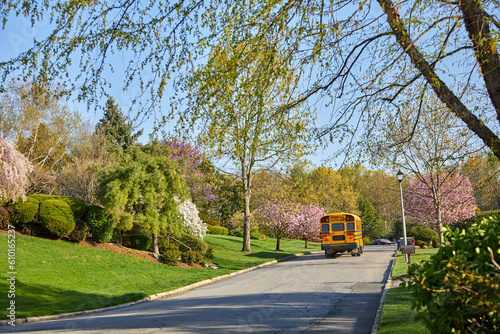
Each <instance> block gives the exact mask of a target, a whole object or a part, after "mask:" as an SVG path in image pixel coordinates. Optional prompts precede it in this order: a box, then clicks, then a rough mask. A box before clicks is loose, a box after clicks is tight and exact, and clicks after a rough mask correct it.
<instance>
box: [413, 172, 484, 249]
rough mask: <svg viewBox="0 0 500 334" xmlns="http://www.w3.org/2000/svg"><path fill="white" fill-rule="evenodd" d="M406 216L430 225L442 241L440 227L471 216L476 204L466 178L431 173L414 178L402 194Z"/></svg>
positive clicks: (457, 175)
mask: <svg viewBox="0 0 500 334" xmlns="http://www.w3.org/2000/svg"><path fill="white" fill-rule="evenodd" d="M404 203H405V209H406V212H407V214H408V215H410V216H413V217H416V218H419V219H420V220H422V221H423V222H424V223H427V224H430V225H431V226H433V227H434V228H435V229H437V231H438V233H439V239H440V242H441V243H443V242H444V237H443V234H442V232H441V228H442V227H443V225H444V224H450V223H454V222H457V221H460V220H463V219H466V218H470V217H472V216H474V214H475V210H476V201H475V199H474V193H473V189H472V185H471V183H470V181H469V178H468V177H467V176H464V175H461V174H449V173H442V174H435V175H431V176H424V177H419V178H414V179H412V180H411V181H410V183H409V185H408V187H407V188H406V190H405V194H404Z"/></svg>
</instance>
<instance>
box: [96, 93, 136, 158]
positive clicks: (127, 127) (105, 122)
mask: <svg viewBox="0 0 500 334" xmlns="http://www.w3.org/2000/svg"><path fill="white" fill-rule="evenodd" d="M96 131H97V132H99V131H102V132H103V133H104V134H105V136H106V137H107V139H108V141H109V142H110V143H112V145H113V146H116V147H122V148H124V149H126V148H127V147H129V146H130V145H134V144H135V142H136V141H137V138H139V136H140V135H141V134H142V130H139V131H138V132H137V133H135V134H132V131H133V126H132V122H130V120H129V119H128V117H125V115H123V112H122V111H121V110H120V108H119V107H118V105H117V104H116V102H115V99H113V98H112V97H111V96H110V97H108V100H107V101H106V106H105V108H104V115H103V118H102V119H101V120H100V121H99V123H98V124H97V126H96Z"/></svg>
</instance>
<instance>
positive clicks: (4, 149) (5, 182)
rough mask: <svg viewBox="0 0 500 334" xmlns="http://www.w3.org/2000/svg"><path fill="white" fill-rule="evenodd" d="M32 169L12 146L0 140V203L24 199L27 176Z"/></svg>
mask: <svg viewBox="0 0 500 334" xmlns="http://www.w3.org/2000/svg"><path fill="white" fill-rule="evenodd" d="M32 169H33V166H32V165H31V163H30V162H29V160H28V159H27V158H26V157H25V156H23V155H22V154H21V153H19V151H17V150H16V149H14V145H13V144H12V143H11V142H10V141H8V140H4V139H2V138H0V202H3V201H6V200H10V199H11V200H13V201H14V202H15V201H16V200H17V199H18V198H19V197H21V198H22V199H23V200H24V199H25V198H26V187H27V186H28V184H29V181H28V174H29V173H30V172H31V170H32Z"/></svg>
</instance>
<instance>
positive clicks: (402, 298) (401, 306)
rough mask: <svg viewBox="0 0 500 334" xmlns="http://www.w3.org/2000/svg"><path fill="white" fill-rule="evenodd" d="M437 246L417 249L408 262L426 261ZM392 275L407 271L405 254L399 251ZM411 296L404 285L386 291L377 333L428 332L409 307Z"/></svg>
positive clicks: (419, 333)
mask: <svg viewBox="0 0 500 334" xmlns="http://www.w3.org/2000/svg"><path fill="white" fill-rule="evenodd" d="M437 251H438V248H434V249H417V250H416V252H415V254H411V255H410V262H411V263H414V262H417V261H427V260H429V258H430V257H431V256H432V255H433V254H436V253H437ZM395 261H396V262H395V264H394V267H393V269H392V277H398V276H401V275H405V274H406V273H407V271H408V265H407V264H406V263H405V256H404V255H403V254H401V252H398V253H397V257H396V260H395ZM411 301H412V297H411V295H410V292H409V291H408V290H407V289H406V288H404V287H397V288H392V289H389V290H388V291H387V294H386V296H385V301H384V307H383V310H382V318H381V320H380V326H379V330H378V333H381V334H399V333H401V334H406V333H415V334H423V333H429V331H428V330H427V328H425V325H424V324H423V323H422V322H421V321H419V320H416V319H415V318H416V316H417V312H416V311H415V310H412V309H411Z"/></svg>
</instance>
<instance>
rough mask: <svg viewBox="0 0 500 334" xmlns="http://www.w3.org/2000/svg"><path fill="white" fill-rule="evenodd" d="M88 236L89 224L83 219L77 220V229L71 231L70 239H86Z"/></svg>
mask: <svg viewBox="0 0 500 334" xmlns="http://www.w3.org/2000/svg"><path fill="white" fill-rule="evenodd" d="M86 238H87V224H85V222H84V221H83V220H81V219H77V220H76V225H75V229H74V230H73V232H71V233H70V235H69V239H70V240H73V241H84V240H85V239H86Z"/></svg>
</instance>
